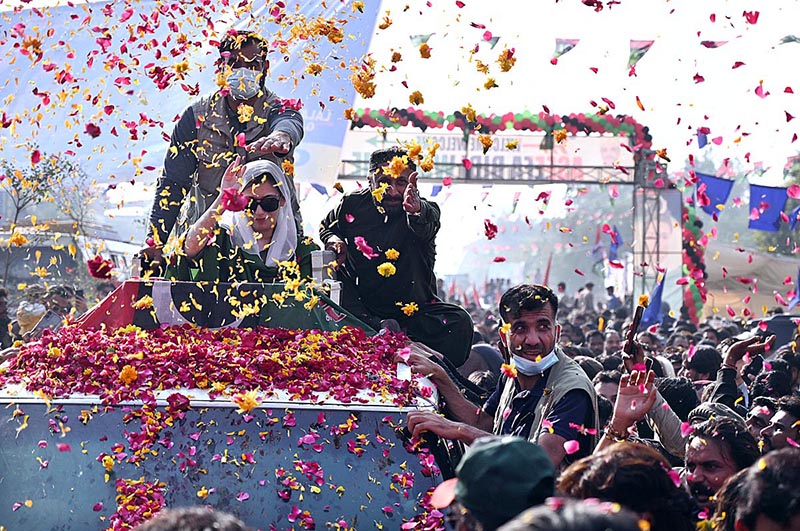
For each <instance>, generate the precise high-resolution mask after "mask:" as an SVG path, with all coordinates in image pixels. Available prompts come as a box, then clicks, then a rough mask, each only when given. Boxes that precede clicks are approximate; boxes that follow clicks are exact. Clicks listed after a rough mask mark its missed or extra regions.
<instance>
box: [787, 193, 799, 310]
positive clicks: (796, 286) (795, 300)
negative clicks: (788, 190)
mask: <svg viewBox="0 0 800 531" xmlns="http://www.w3.org/2000/svg"><path fill="white" fill-rule="evenodd" d="M798 208H800V207H798ZM798 304H800V269H798V270H797V280H796V281H795V283H794V297H792V300H790V301H789V311H790V312H791V311H792V310H793V309H794V307H795V306H797V305H798Z"/></svg>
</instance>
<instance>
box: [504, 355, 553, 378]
mask: <svg viewBox="0 0 800 531" xmlns="http://www.w3.org/2000/svg"><path fill="white" fill-rule="evenodd" d="M511 360H512V361H513V362H514V367H516V368H517V370H518V371H519V372H520V373H522V374H524V375H525V376H533V375H536V374H541V373H543V372H544V371H546V370H547V369H549V368H550V367H552V366H553V365H555V364H556V362H557V361H558V357H557V356H556V351H555V350H551V351H550V354H548V355H547V356H544V357H543V358H542V359H540V360H539V361H531V360H529V359H527V358H523V357H522V356H517V355H516V354H511Z"/></svg>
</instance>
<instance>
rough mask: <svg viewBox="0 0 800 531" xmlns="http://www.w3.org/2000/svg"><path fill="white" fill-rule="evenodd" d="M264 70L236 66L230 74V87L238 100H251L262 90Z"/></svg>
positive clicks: (232, 94)
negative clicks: (261, 81)
mask: <svg viewBox="0 0 800 531" xmlns="http://www.w3.org/2000/svg"><path fill="white" fill-rule="evenodd" d="M261 75H262V72H259V71H256V70H251V69H250V68H234V69H233V70H231V73H230V74H228V88H229V89H230V91H231V96H233V98H234V99H237V100H249V99H250V98H252V97H255V96H256V95H258V92H259V91H260V90H261V83H260V80H261Z"/></svg>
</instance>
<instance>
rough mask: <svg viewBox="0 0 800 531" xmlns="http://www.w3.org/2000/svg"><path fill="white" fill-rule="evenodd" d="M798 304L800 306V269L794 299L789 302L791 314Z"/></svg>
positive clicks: (799, 269)
mask: <svg viewBox="0 0 800 531" xmlns="http://www.w3.org/2000/svg"><path fill="white" fill-rule="evenodd" d="M798 304H800V268H798V270H797V280H796V281H795V283H794V297H792V300H790V301H789V308H788V310H789V311H790V312H791V311H792V310H793V309H794V307H795V306H797V305H798Z"/></svg>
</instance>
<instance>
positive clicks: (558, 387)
mask: <svg viewBox="0 0 800 531" xmlns="http://www.w3.org/2000/svg"><path fill="white" fill-rule="evenodd" d="M556 357H558V362H556V364H555V365H553V367H552V368H551V369H550V374H549V375H548V377H547V382H546V383H545V389H544V395H542V398H541V399H540V400H539V403H538V404H537V405H536V411H535V413H534V418H533V425H532V427H531V433H530V435H529V436H528V440H529V441H531V442H533V443H535V442H538V440H539V433H540V432H541V431H542V421H543V420H544V419H546V418H547V416H548V415H549V414H550V412H551V411H553V408H554V407H555V405H556V404H558V402H559V401H560V400H561V399H562V398H563V397H564V395H566V394H567V393H568V392H570V391H572V390H573V389H581V390H583V391H585V392H586V393H587V394H588V395H589V397H590V398H591V401H592V410H593V411H594V415H593V423H592V425H591V426H585V427H586V428H590V429H595V430H596V429H598V425H599V424H600V420H599V418H598V416H597V394H596V393H595V391H594V387H593V386H592V382H591V381H590V380H589V378H588V377H587V376H586V373H584V372H583V369H581V367H580V365H578V364H577V363H576V362H575V361H573V360H572V359H571V358H570V357H569V356H567V355H566V354H564V352H563V351H562V350H561V348H560V347H556ZM514 384H515V382H514V378H507V379H506V384H505V386H504V387H503V392H502V394H501V395H500V402H499V404H498V406H497V411H495V414H494V430H493V431H494V433H495V435H499V434H500V430H501V429H502V426H503V420H504V419H503V412H504V411H505V410H506V409H507V408H509V407H511V401H512V400H513V399H514V396H515V394H516V389H515V385H514ZM597 441H598V436H597V434H593V435H592V448H594V447H595V446H597Z"/></svg>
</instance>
